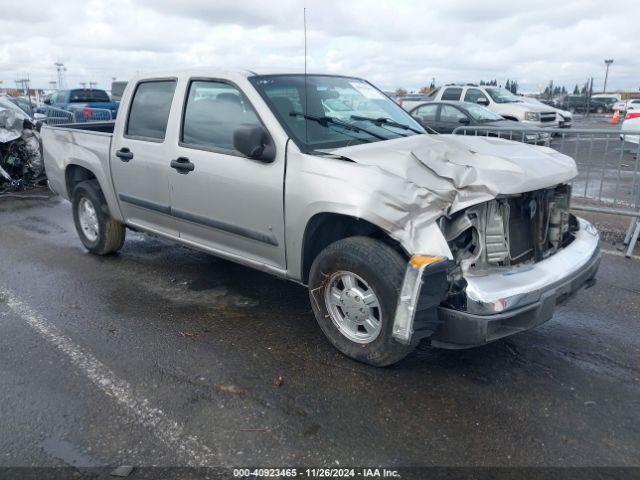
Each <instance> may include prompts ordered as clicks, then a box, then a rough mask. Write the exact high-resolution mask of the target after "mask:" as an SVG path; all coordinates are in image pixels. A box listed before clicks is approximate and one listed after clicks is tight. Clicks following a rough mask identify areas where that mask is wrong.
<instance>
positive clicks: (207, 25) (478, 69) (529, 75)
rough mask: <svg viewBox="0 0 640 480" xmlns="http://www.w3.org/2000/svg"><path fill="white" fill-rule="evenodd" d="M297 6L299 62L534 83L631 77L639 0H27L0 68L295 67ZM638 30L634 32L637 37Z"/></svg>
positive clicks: (408, 76)
mask: <svg viewBox="0 0 640 480" xmlns="http://www.w3.org/2000/svg"><path fill="white" fill-rule="evenodd" d="M303 7H306V8H307V27H308V28H307V35H308V47H309V58H308V63H309V69H310V70H311V71H315V72H332V73H341V74H347V75H358V76H362V77H366V78H368V79H370V80H371V81H373V82H374V83H376V84H377V85H378V86H380V87H382V88H385V89H394V88H396V87H400V86H402V87H405V88H409V89H417V88H419V87H421V86H423V85H428V84H429V83H430V82H431V79H432V78H433V77H435V78H436V83H445V82H453V81H464V82H468V81H479V80H481V79H490V78H497V79H498V80H499V81H501V82H504V81H505V80H506V79H507V78H510V79H516V80H518V81H519V83H520V86H521V88H523V89H526V90H530V91H534V90H537V89H538V88H539V86H540V85H544V84H547V83H548V82H549V80H554V82H555V83H556V84H565V85H566V86H567V87H569V86H572V85H573V84H575V83H580V84H582V83H584V82H585V81H586V80H587V78H588V77H590V76H593V77H594V79H595V84H596V87H597V86H598V85H599V84H601V82H602V77H603V74H604V65H603V60H604V58H614V59H615V63H614V65H613V67H612V69H611V73H610V77H609V85H610V86H611V87H613V88H625V89H634V90H635V89H637V88H639V87H640V78H638V72H640V56H638V54H637V52H638V41H637V40H636V39H635V37H637V35H635V31H636V30H637V27H636V26H635V25H634V24H635V23H636V22H635V20H634V16H633V15H630V14H629V12H635V10H636V2H635V1H633V0H619V1H612V2H609V3H608V4H607V6H606V8H604V7H603V5H602V3H601V2H599V1H597V0H565V1H563V2H558V1H557V0H536V1H521V2H513V1H512V0H494V1H492V2H478V1H472V0H457V1H439V2H424V1H416V0H396V1H391V0H379V1H376V2H371V1H368V0H351V1H349V2H345V1H339V0H306V1H303V2H300V1H299V0H279V1H278V2H264V1H258V0H243V1H238V0H233V1H231V0H217V1H211V0H183V1H180V2H177V1H170V0H89V1H86V0H66V1H61V2H51V1H50V0H48V1H43V0H28V1H26V2H23V4H22V5H21V8H19V9H18V8H15V9H11V10H10V11H9V13H8V14H5V15H3V16H2V18H0V80H4V86H7V85H13V81H14V80H15V78H17V77H22V76H23V75H25V74H28V75H29V76H30V78H31V79H32V83H33V84H34V85H37V86H41V87H44V86H47V84H48V82H49V81H52V80H54V79H55V78H56V73H55V68H54V67H53V63H54V62H57V61H61V62H64V63H65V66H66V67H67V71H66V79H67V84H68V85H69V86H75V85H78V84H79V82H81V81H97V82H98V83H99V85H101V86H102V87H108V85H109V84H110V81H111V78H113V77H117V78H119V79H126V78H128V77H129V76H132V75H134V74H136V73H139V72H152V71H154V70H158V69H166V68H170V67H175V68H184V67H187V66H205V65H216V66H222V67H229V68H249V69H256V70H261V69H269V70H288V71H294V70H295V71H299V70H300V69H301V68H302V66H303V64H304V31H303V10H302V9H303ZM634 35H635V37H634Z"/></svg>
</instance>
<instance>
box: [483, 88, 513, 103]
mask: <svg viewBox="0 0 640 480" xmlns="http://www.w3.org/2000/svg"><path fill="white" fill-rule="evenodd" d="M487 93H488V94H489V95H491V98H493V101H494V102H496V103H513V102H520V99H519V98H518V97H516V96H515V95H514V94H513V93H511V92H510V91H509V90H506V89H504V88H487Z"/></svg>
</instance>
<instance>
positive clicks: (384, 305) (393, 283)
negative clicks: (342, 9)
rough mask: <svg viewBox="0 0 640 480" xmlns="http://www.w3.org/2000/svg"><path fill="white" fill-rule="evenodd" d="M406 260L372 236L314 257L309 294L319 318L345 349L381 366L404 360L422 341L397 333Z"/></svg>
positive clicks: (353, 239) (332, 339)
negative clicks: (405, 340) (394, 332)
mask: <svg viewBox="0 0 640 480" xmlns="http://www.w3.org/2000/svg"><path fill="white" fill-rule="evenodd" d="M406 265H407V263H406V261H405V260H404V259H403V258H402V256H401V255H400V254H399V253H398V252H396V251H395V250H394V249H393V248H391V247H390V246H388V245H386V244H384V243H382V242H379V241H377V240H374V239H372V238H368V237H351V238H347V239H344V240H339V241H337V242H335V243H333V244H331V245H329V246H328V247H327V248H325V249H324V250H323V251H322V252H320V254H319V255H318V257H317V258H316V259H315V261H314V262H313V265H312V266H311V272H310V276H309V297H310V300H311V306H312V308H313V313H314V314H315V317H316V320H317V321H318V324H319V325H320V328H321V329H322V331H323V333H324V334H325V335H326V337H327V338H328V339H329V341H330V342H331V343H332V344H333V346H334V347H336V348H337V349H338V350H339V351H340V352H342V353H343V354H345V355H347V356H348V357H351V358H353V359H355V360H358V361H360V362H364V363H368V364H369V365H374V366H377V367H383V366H387V365H391V364H393V363H396V362H398V361H400V360H402V359H403V358H404V357H405V356H407V355H408V354H409V353H410V352H411V351H412V350H413V349H414V348H415V346H416V345H417V342H413V343H412V344H410V345H404V344H401V343H399V342H398V341H396V340H395V339H394V338H393V337H392V329H393V319H394V317H395V312H396V305H397V302H398V296H399V295H400V288H401V286H402V281H403V279H404V273H405V270H406Z"/></svg>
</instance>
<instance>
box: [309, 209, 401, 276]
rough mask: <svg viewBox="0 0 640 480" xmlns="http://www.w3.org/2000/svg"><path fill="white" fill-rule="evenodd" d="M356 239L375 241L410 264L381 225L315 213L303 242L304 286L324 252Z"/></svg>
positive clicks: (352, 217)
mask: <svg viewBox="0 0 640 480" xmlns="http://www.w3.org/2000/svg"><path fill="white" fill-rule="evenodd" d="M355 236H364V237H370V238H375V239H377V240H380V241H381V242H383V243H385V244H387V245H389V246H391V247H392V248H393V249H394V250H396V251H398V252H399V253H400V254H401V255H402V256H403V257H404V258H406V259H407V260H408V259H409V257H410V255H409V254H408V253H407V251H406V250H405V249H404V248H403V247H402V245H401V244H400V242H398V241H397V240H395V239H393V238H392V237H391V236H390V235H389V234H388V233H387V232H386V231H384V230H383V229H382V228H380V227H379V226H378V225H375V224H373V223H371V222H369V221H367V220H365V219H363V218H358V217H354V216H351V215H346V214H341V213H331V212H322V213H316V214H315V215H313V216H312V217H311V218H310V219H309V221H308V222H307V225H306V227H305V231H304V235H303V239H302V252H301V257H302V258H301V272H300V275H301V276H300V278H301V280H302V283H304V284H305V285H306V284H307V283H308V280H309V272H310V270H311V265H312V264H313V261H314V260H315V258H316V257H317V256H318V254H319V253H320V252H321V251H322V250H323V249H325V248H326V247H327V246H329V245H330V244H332V243H334V242H337V241H338V240H342V239H344V238H349V237H355Z"/></svg>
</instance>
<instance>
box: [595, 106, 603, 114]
mask: <svg viewBox="0 0 640 480" xmlns="http://www.w3.org/2000/svg"><path fill="white" fill-rule="evenodd" d="M596 113H604V108H602V107H598V108H597V109H596Z"/></svg>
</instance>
